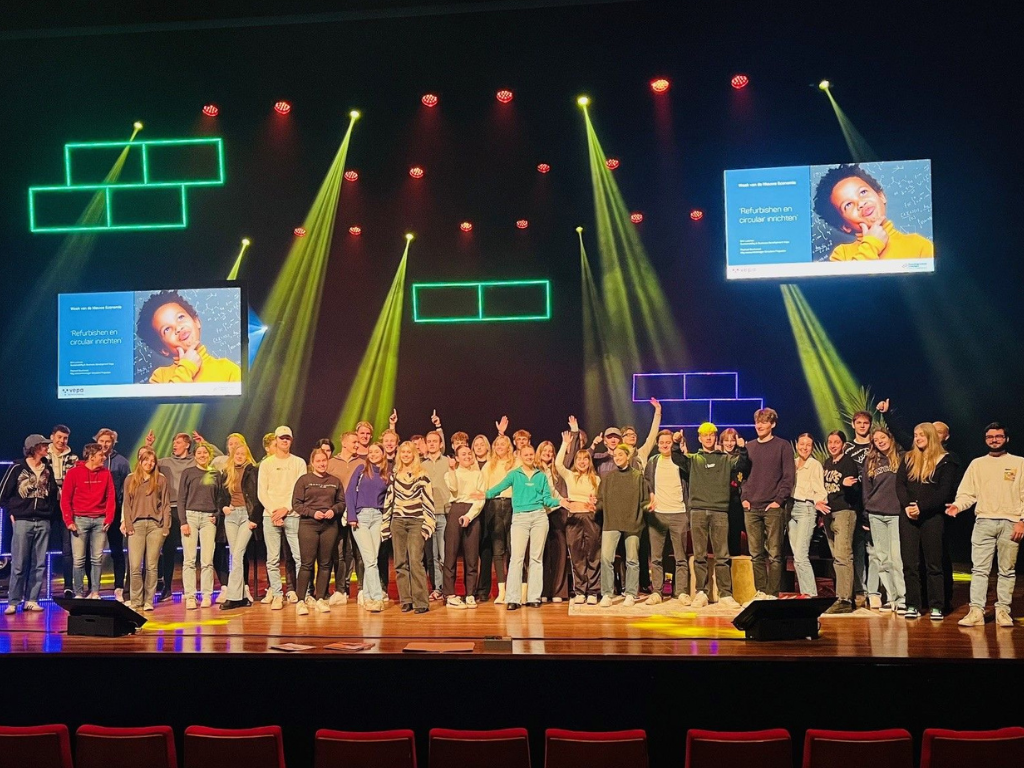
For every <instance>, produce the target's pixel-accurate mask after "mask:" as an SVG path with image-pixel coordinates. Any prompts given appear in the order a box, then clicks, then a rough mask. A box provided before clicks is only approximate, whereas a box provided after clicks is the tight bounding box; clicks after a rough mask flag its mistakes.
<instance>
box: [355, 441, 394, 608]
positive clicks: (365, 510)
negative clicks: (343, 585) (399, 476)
mask: <svg viewBox="0 0 1024 768" xmlns="http://www.w3.org/2000/svg"><path fill="white" fill-rule="evenodd" d="M390 480H391V471H390V468H389V466H388V458H387V454H385V452H384V446H382V445H381V444H380V443H373V444H371V445H370V446H369V448H368V449H367V452H366V459H365V460H364V461H363V465H362V466H361V467H360V466H357V467H356V469H355V471H354V472H353V473H352V476H351V477H350V478H349V481H348V488H346V489H345V506H346V508H347V510H348V511H347V513H346V514H347V516H348V525H349V528H351V529H352V538H353V539H355V542H356V547H357V548H358V549H359V556H360V558H361V559H362V561H363V591H362V594H363V600H362V606H363V608H365V609H366V610H367V611H369V612H371V613H380V612H381V611H383V610H384V589H383V587H382V586H381V578H380V571H379V570H378V564H377V559H378V556H379V555H380V542H381V526H382V525H383V522H384V496H385V492H386V490H387V486H388V483H389V482H390Z"/></svg>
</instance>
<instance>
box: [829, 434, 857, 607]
mask: <svg viewBox="0 0 1024 768" xmlns="http://www.w3.org/2000/svg"><path fill="white" fill-rule="evenodd" d="M825 448H826V449H827V450H828V459H826V461H825V464H824V466H823V467H822V472H823V478H824V481H825V493H827V494H828V499H827V500H826V502H825V507H824V509H822V510H821V511H822V512H823V513H824V514H825V526H824V527H825V538H827V539H828V546H829V549H831V550H832V566H833V568H834V569H835V572H836V597H838V598H839V599H838V600H836V601H835V602H834V603H833V604H832V606H831V607H830V608H829V609H828V610H827V611H825V613H830V614H836V613H853V536H854V531H855V530H856V528H857V526H859V525H860V523H859V522H858V521H857V506H858V505H859V504H860V488H858V487H857V485H858V483H860V479H859V475H860V469H859V468H858V467H857V462H855V461H854V460H853V459H852V458H850V456H849V454H847V453H846V435H845V434H844V433H843V432H840V431H839V430H836V431H834V432H829V433H828V437H827V438H826V440H825Z"/></svg>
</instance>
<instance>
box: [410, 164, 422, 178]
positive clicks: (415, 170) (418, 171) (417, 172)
mask: <svg viewBox="0 0 1024 768" xmlns="http://www.w3.org/2000/svg"><path fill="white" fill-rule="evenodd" d="M424 173H425V171H424V170H423V169H422V168H420V167H419V166H418V165H414V166H413V167H412V168H410V169H409V175H410V176H412V177H413V178H414V179H422V178H423V174H424Z"/></svg>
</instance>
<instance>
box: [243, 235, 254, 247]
mask: <svg viewBox="0 0 1024 768" xmlns="http://www.w3.org/2000/svg"><path fill="white" fill-rule="evenodd" d="M242 245H252V240H250V239H249V238H248V237H243V238H242Z"/></svg>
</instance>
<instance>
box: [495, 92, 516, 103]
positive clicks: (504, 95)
mask: <svg viewBox="0 0 1024 768" xmlns="http://www.w3.org/2000/svg"><path fill="white" fill-rule="evenodd" d="M495 98H496V99H497V100H498V101H500V102H501V103H502V104H508V103H509V102H510V101H512V91H510V90H508V89H507V88H502V89H501V90H500V91H498V92H497V93H496V94H495Z"/></svg>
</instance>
